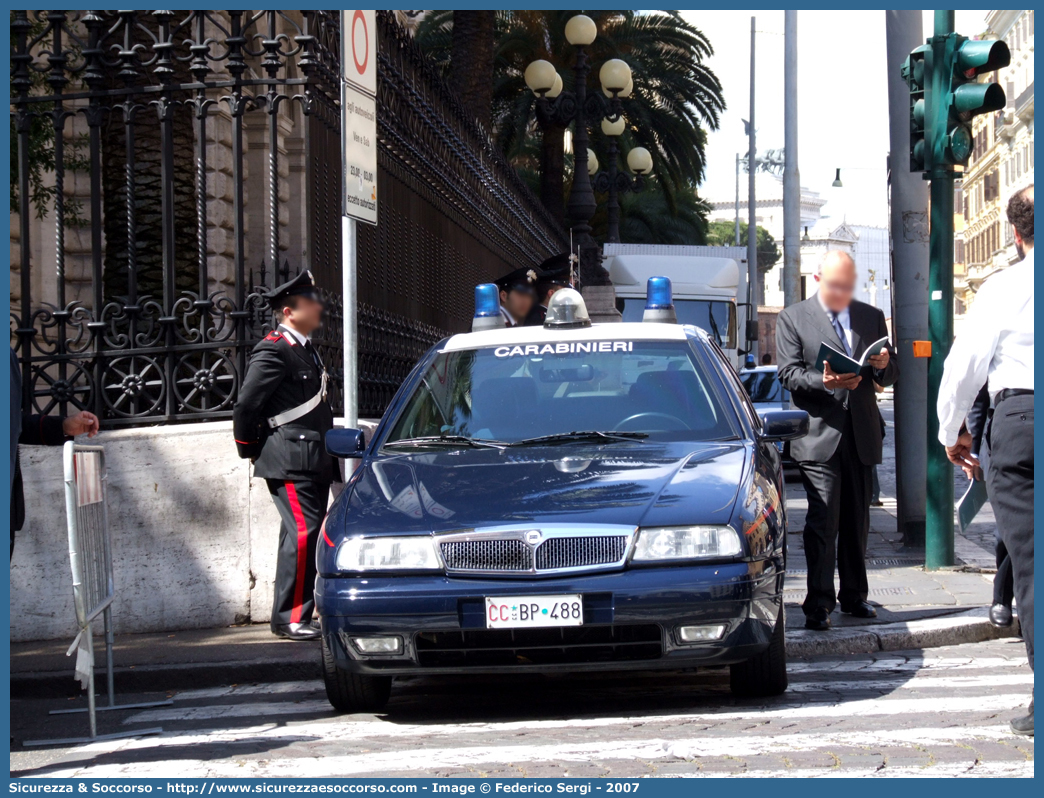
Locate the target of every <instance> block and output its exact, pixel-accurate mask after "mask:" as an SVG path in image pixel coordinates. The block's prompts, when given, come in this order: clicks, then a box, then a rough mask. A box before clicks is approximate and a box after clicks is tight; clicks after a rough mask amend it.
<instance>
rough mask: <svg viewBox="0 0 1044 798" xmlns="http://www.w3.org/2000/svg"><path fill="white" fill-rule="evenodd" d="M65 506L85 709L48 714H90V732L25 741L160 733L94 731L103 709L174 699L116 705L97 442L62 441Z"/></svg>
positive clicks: (108, 554)
mask: <svg viewBox="0 0 1044 798" xmlns="http://www.w3.org/2000/svg"><path fill="white" fill-rule="evenodd" d="M63 462H64V466H65V511H66V516H67V518H68V524H69V563H70V565H71V566H72V584H73V603H74V604H75V606H76V624H77V626H78V627H79V632H78V633H77V635H76V639H75V640H73V642H72V645H71V646H69V650H68V651H66V652H65V654H66V656H71V655H72V653H73V652H74V651H75V652H76V675H77V677H78V678H79V679H80V683H81V685H83V683H84V682H85V681H86V684H85V685H84V686H85V687H86V688H87V709H86V710H84V709H55V710H51V713H50V714H52V715H65V714H71V713H76V712H87V715H88V717H89V719H90V736H89V737H69V738H64V739H59V740H26V741H25V742H24V743H23V745H58V744H63V745H69V744H75V743H85V742H91V741H93V740H114V739H118V738H121V737H139V736H141V735H144V734H160V733H161V732H162V731H163V729H161V728H158V727H156V728H151V729H138V730H135V731H126V732H117V733H115V734H101V735H99V734H98V727H97V720H96V717H95V715H96V713H97V712H98V711H101V710H114V709H138V708H141V707H160V706H169V705H170V704H172V703H173V702H172V701H169V700H167V701H148V702H144V703H137V704H122V705H119V706H117V705H116V693H115V689H114V686H113V653H112V649H113V644H114V642H115V641H114V636H113V627H112V600H113V598H114V597H115V587H114V585H113V579H112V542H111V539H110V536H109V513H108V503H107V501H106V485H107V480H108V472H107V470H106V467H105V450H104V448H103V447H101V446H81V445H79V444H77V443H75V442H74V441H69V442H68V443H66V444H65V448H64V451H63ZM99 615H100V616H102V620H103V623H104V627H105V676H106V682H107V686H108V693H109V703H108V705H107V706H103V707H98V706H96V702H95V696H94V634H93V631H92V628H91V624H92V623H93V622H94V621H95V620H96V619H97V618H98V616H99Z"/></svg>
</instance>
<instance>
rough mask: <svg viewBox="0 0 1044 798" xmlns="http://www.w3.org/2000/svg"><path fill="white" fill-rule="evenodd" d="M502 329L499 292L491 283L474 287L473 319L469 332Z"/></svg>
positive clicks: (502, 321)
mask: <svg viewBox="0 0 1044 798" xmlns="http://www.w3.org/2000/svg"><path fill="white" fill-rule="evenodd" d="M503 327H504V319H503V317H502V316H501V315H500V290H499V289H498V288H497V287H496V285H494V284H493V283H482V284H481V285H476V286H475V318H473V319H472V320H471V331H472V332H481V331H482V330H497V329H502V328H503Z"/></svg>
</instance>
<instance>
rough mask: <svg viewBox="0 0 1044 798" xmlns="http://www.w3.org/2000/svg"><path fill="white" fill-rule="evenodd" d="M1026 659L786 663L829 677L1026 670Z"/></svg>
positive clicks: (791, 668) (797, 670)
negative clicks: (900, 672)
mask: <svg viewBox="0 0 1044 798" xmlns="http://www.w3.org/2000/svg"><path fill="white" fill-rule="evenodd" d="M1028 665H1029V660H1028V659H1027V658H1026V657H1012V658H1011V659H1004V658H1003V657H981V658H974V659H973V658H971V657H964V658H958V657H925V658H924V659H920V658H917V657H885V658H881V659H876V660H873V661H872V662H867V661H866V660H856V659H827V660H799V661H795V662H788V663H787V673H790V674H795V673H823V674H824V675H826V674H830V673H842V672H857V671H858V672H861V673H862V672H873V671H882V670H883V671H893V670H894V671H913V672H920V671H935V670H984V671H994V670H997V669H999V668H1025V667H1027V666H1028Z"/></svg>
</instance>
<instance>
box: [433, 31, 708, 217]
mask: <svg viewBox="0 0 1044 798" xmlns="http://www.w3.org/2000/svg"><path fill="white" fill-rule="evenodd" d="M577 13H578V12H576V11H499V12H497V17H496V21H495V31H494V36H495V47H494V53H493V58H494V62H493V99H492V127H493V131H492V132H493V136H494V139H495V141H496V142H497V144H498V146H499V147H500V149H501V151H502V152H504V153H505V155H507V156H508V157H509V158H510V159H511V160H512V162H513V163H514V164H515V166H516V168H518V169H519V171H520V172H522V173H527V172H528V173H533V174H535V173H536V172H537V168H538V165H539V171H540V180H541V198H542V200H543V201H544V204H545V205H547V207H548V208H549V209H550V210H552V212H553V213H558V214H559V215H560V216H564V203H563V200H562V195H563V193H564V177H565V172H566V165H567V163H566V162H567V159H566V158H565V157H564V133H565V128H563V127H560V126H554V125H549V126H545V127H544V128H543V130H541V128H540V126H539V125H538V124H537V118H536V105H537V104H536V98H535V97H534V95H533V93H532V92H531V91H529V89H528V88H527V87H526V85H525V80H524V77H523V74H524V72H525V69H526V66H528V65H529V64H530V63H531V62H532V61H534V60H536V59H538V58H543V59H545V60H548V61H550V62H551V63H552V64H554V65H555V66H556V68H557V69H558V71H559V74H560V75H561V76H562V80H563V82H564V84H565V88H566V89H571V88H572V80H573V73H572V69H571V67H572V64H573V63H574V61H575V57H576V53H575V48H573V47H572V46H571V45H570V44H569V43H568V42H567V41H566V38H565V24H566V22H567V21H568V20H569V19H570V18H571V17H572V16H574V15H575V14H577ZM586 13H587V14H588V15H589V16H591V18H592V19H594V20H595V22H596V24H597V25H598V30H599V35H598V38H597V39H596V40H595V42H594V44H592V45H591V46H590V47H589V48H588V53H589V56H590V59H591V63H592V64H593V66H594V67H595V69H593V70H592V74H591V85H590V86H589V92H591V91H600V90H601V89H600V87H599V85H598V79H597V67H598V65H600V64H601V63H603V62H604V61H605V60H607V59H609V58H622V59H624V60H625V61H627V63H628V64H629V65H630V67H631V70H632V74H633V76H634V91H633V93H632V96H631V98H629V99H628V100H626V101H625V116H626V118H627V129H626V131H625V134H624V136H623V137H622V138H621V141H620V144H621V151H622V152H624V153H625V152H626V151H627V150H628V149H630V148H631V147H633V146H643V147H645V148H647V149H648V150H649V151H650V153H652V157H653V174H654V176H655V178H654V181H653V182H654V183H655V184H656V185H657V186H658V188H659V189H660V191H661V192H662V195H663V197H664V200H665V206H664V207H666V208H667V209H670V210H672V211H673V210H675V209H676V200H675V196H676V195H679V196H680V194H681V192H686V191H691V186H694V185H696V184H698V183H699V182H700V181H701V180H702V178H703V173H704V164H705V151H704V144H705V141H706V134H705V131H704V130H703V129H702V128H703V127H704V126H706V127H709V128H712V129H713V128H717V126H718V119H719V115H720V113H721V111H722V110H724V108H725V101H724V99H723V97H722V91H721V84H720V83H719V81H718V79H717V77H716V76H715V75H714V73H713V72H712V71H711V70H710V69H709V68H708V67H707V66H706V64H705V63H704V61H705V59H706V58H707V57H708V56H709V55H711V54H712V52H713V49H712V47H711V45H710V42H709V41H708V40H707V37H706V36H704V34H703V33H702V32H701V31H699V30H698V29H697V28H695V27H694V26H692V25H690V24H689V23H687V22H686V21H685V20H683V19H682V18H681V17H680V16H679V15H678V13H677V12H674V11H656V12H648V13H639V12H634V11H589V12H586ZM452 31H453V13H452V12H449V11H435V12H431V13H430V14H428V15H426V16H425V18H424V20H423V21H422V23H421V24H420V26H419V28H418V31H417V40H418V42H419V43H420V44H421V46H422V47H423V48H424V49H425V51H426V52H427V53H428V55H429V56H430V57H431V58H432V59H433V60H435V62H436V63H437V64H439V65H440V66H441V67H442V69H443V70H444V71H448V70H449V68H450V63H451V59H452V52H453V46H452V44H453V37H452ZM592 121H593V122H597V120H592ZM592 128H593V129H592V137H591V138H592V147H593V148H594V149H595V150H596V151H598V152H601V153H602V154H603V157H604V153H605V151H606V148H605V147H604V141H603V139H602V135H601V131H600V130H599V129H598V125H597V124H594V125H592ZM538 142H539V143H538Z"/></svg>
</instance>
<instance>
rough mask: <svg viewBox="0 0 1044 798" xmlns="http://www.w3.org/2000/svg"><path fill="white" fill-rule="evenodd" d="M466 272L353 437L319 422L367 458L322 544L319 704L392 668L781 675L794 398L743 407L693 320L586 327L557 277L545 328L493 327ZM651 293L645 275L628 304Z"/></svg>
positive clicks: (769, 679) (752, 687) (347, 698)
mask: <svg viewBox="0 0 1044 798" xmlns="http://www.w3.org/2000/svg"><path fill="white" fill-rule="evenodd" d="M656 279H657V278H654V280H656ZM660 279H661V280H662V278H660ZM650 282H651V283H653V281H650ZM490 288H492V287H490ZM485 290H486V289H485V288H484V287H482V286H480V289H479V291H478V292H477V297H478V299H477V316H476V322H475V328H476V329H477V330H479V331H476V332H471V333H467V334H461V335H455V336H452V337H450V338H447V339H445V340H443V341H441V342H440V343H439V344H437V345H436V346H435V347H433V348H432V349H431V351H429V352H428V353H427V354H426V355H425V356H424V357H423V358H422V359H421V361H420V362H419V363H418V364H417V366H416V368H415V369H414V370H413V372H412V373H411V374H410V376H409V377H408V378H407V380H406V381H405V383H404V384H403V385H402V387H401V388H400V389H399V391H398V393H397V394H396V396H395V398H394V400H393V401H392V403H391V405H390V406H389V408H388V411H387V412H386V413H385V415H384V418H383V419H382V420H381V423H380V425H379V426H378V428H377V430H376V431H375V433H374V435H373V438H372V440H370V441H369V442H366V441H365V440H364V439H363V435H362V433H361V432H359V431H356V430H333V431H331V432H330V433H329V435H328V437H327V448H328V449H329V450H330V452H331V453H333V454H336V455H339V456H342V457H361V458H362V462H361V465H360V466H359V468H358V469H357V470H356V472H355V474H354V475H353V476H352V478H351V480H350V481H349V484H348V485H347V486H346V488H345V490H344V491H343V492H342V493H341V494H340V495H339V496H338V498H337V499H336V501H335V502H334V504H333V506H332V507H331V509H330V512H329V514H328V516H327V518H326V522H325V526H324V531H323V534H322V536H321V539H320V541H319V546H318V552H317V559H318V571H319V577H318V579H317V581H316V592H315V598H316V603H317V606H318V609H319V612H320V615H321V617H322V630H323V644H322V645H323V666H324V674H325V681H326V689H327V695H328V696H329V699H330V702H331V703H332V704H333V706H334V707H336V708H337V709H339V710H342V711H345V712H354V711H374V710H377V709H380V708H381V707H382V706H383V705H384V703H385V702H386V701H387V699H388V696H389V692H390V689H391V682H392V678H393V677H394V676H396V675H418V674H449V673H456V674H459V673H468V672H497V673H509V672H532V671H535V672H549V671H579V670H594V669H599V670H620V669H649V668H688V667H693V666H701V665H714V666H717V665H730V666H731V685H732V690H733V692H734V693H736V694H739V695H747V696H750V695H775V694H778V693H781V692H783V691H784V690H785V689H786V686H787V673H786V657H785V646H784V639H783V625H784V619H783V597H782V592H783V578H784V572H785V568H786V509H785V507H784V501H783V478H782V473H781V467H780V455H779V451H778V450H777V448H776V442H777V441H780V440H786V439H791V438H794V437H798V436H800V435H803V434H805V432H807V429H808V418H807V415H806V414H805V413H804V412H803V411H787V410H779V411H773V412H766V413H764V414H762V416H760V417H759V415H758V414H757V412H755V410H754V408H753V406H752V405H751V403H750V401H749V399H748V397H747V395H746V392H745V391H744V390H743V386H742V385H741V384H740V381H739V379H738V377H737V375H736V373H735V371H734V370H733V368H732V367H731V365H729V363H728V362H727V360H726V358H725V356H724V355H723V353H722V352H721V350H720V349H719V348H718V347H717V345H716V344H715V343H714V342H713V341H712V340H711V339H710V338H709V337H708V336H707V335H705V334H704V333H703V332H702V331H701V330H699V329H697V328H695V327H689V326H681V325H677V324H670V323H633V322H632V323H619V324H598V325H592V324H591V323H590V321H589V319H588V314H587V310H586V308H585V307H584V304H583V300H582V298H581V297H580V294H578V293H577V292H575V291H573V290H572V289H562V290H560V291H559V292H557V293H556V294H555V295H554V297H553V298H552V302H551V306H550V307H549V309H548V314H547V322H546V324H545V325H544V326H543V327H535V328H534V327H526V328H512V329H504V328H503V327H501V326H500V324H501V322H500V321H499V319H500V316H499V313H497V312H496V309H495V308H496V300H495V293H492V295H491V296H487V295H486V294H485V293H484V291H485ZM664 292H666V295H664ZM670 310H671V305H670V297H669V284H666V285H663V284H662V283H657V284H654V285H651V286H650V309H649V312H648V313H647V319H649V321H654V322H655V321H671V313H670ZM482 328H486V329H482Z"/></svg>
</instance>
